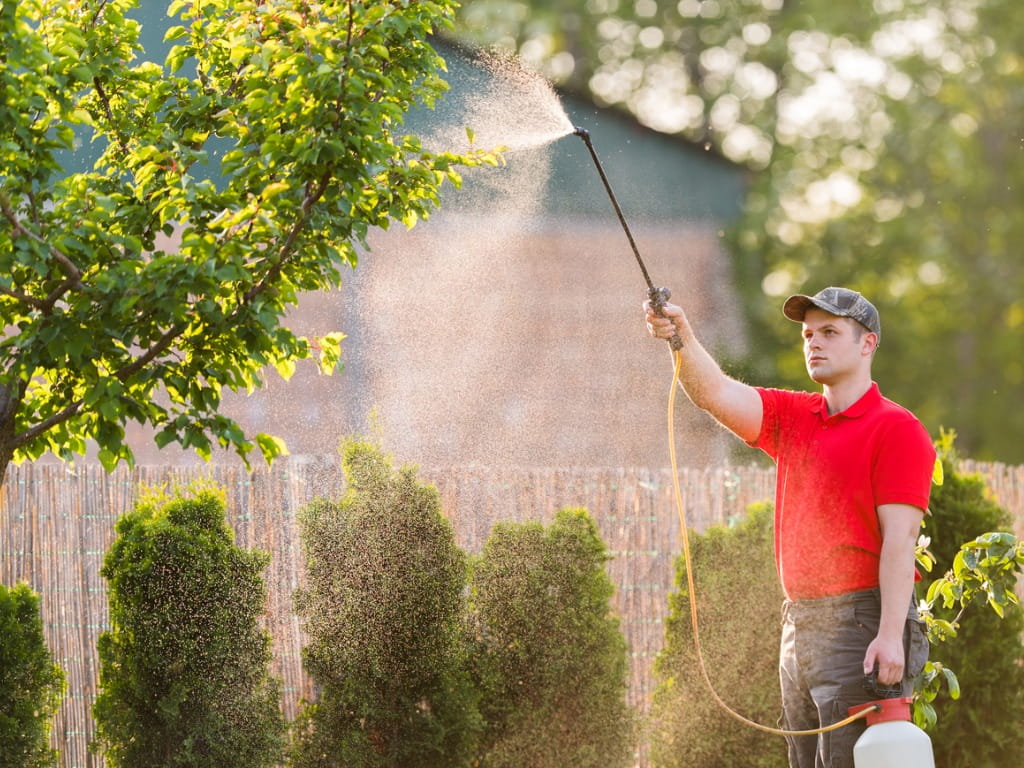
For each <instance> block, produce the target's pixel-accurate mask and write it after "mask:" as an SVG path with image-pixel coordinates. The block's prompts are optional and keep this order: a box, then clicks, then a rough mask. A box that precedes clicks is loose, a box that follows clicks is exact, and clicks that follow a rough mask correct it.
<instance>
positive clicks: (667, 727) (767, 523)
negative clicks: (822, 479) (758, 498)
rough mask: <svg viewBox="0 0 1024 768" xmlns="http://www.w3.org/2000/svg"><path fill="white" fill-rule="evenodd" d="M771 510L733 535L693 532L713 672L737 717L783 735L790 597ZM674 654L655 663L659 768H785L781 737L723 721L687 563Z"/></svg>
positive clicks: (677, 598) (681, 573) (669, 646)
mask: <svg viewBox="0 0 1024 768" xmlns="http://www.w3.org/2000/svg"><path fill="white" fill-rule="evenodd" d="M772 532H773V526H772V505H771V504H756V505H753V506H752V507H751V508H750V509H749V510H748V511H747V516H746V517H745V518H744V519H743V520H741V521H739V522H738V523H737V524H736V525H735V526H733V527H730V528H725V527H721V526H719V527H713V528H710V529H708V531H707V532H705V533H703V534H695V533H691V535H690V537H689V542H690V557H691V562H692V567H693V572H694V581H695V588H696V591H697V618H698V630H699V632H700V641H701V649H702V654H703V656H704V662H705V667H706V669H707V672H708V676H709V677H710V679H711V681H712V683H713V684H714V686H715V690H716V692H717V693H718V694H719V696H721V697H722V699H723V700H724V701H725V702H726V704H728V705H729V707H731V708H732V709H733V710H735V711H736V712H738V713H740V714H742V715H743V716H744V717H747V718H749V719H750V720H753V721H754V722H757V723H763V724H764V725H767V726H771V727H774V726H775V725H776V724H777V722H778V719H779V713H780V711H781V699H780V698H779V696H780V694H779V672H778V669H779V626H780V624H779V621H780V614H779V611H780V607H781V605H782V590H781V589H779V587H778V575H777V574H776V572H775V560H774V559H773V557H772V552H773V544H772V541H773V539H772V535H773V534H772ZM676 587H677V589H678V591H677V592H675V593H674V594H672V595H671V596H670V597H669V601H670V608H671V612H670V615H669V618H668V621H667V622H666V624H665V647H664V649H663V650H662V652H661V653H660V654H659V655H658V659H657V661H656V664H655V673H656V675H657V681H658V682H657V687H656V689H655V693H654V700H653V704H652V712H651V761H652V765H654V766H657V768H683V767H684V766H685V767H686V768H718V767H719V766H724V765H743V766H750V768H785V766H786V765H787V764H788V762H787V758H786V744H785V742H784V741H783V739H782V738H781V737H779V736H774V735H770V734H766V733H763V732H761V731H758V730H755V729H753V728H748V727H746V726H743V725H741V724H739V723H737V721H736V720H734V719H733V718H732V717H731V716H730V715H728V714H727V713H726V712H724V711H723V710H722V709H721V708H720V707H719V705H718V704H717V702H716V701H715V700H714V698H713V696H712V694H711V693H710V692H709V691H708V688H707V684H706V683H705V681H704V678H703V676H702V674H701V672H700V666H699V665H698V661H697V653H696V649H695V645H694V639H693V629H692V621H691V617H690V601H691V599H692V598H691V596H690V594H689V589H688V587H687V579H686V570H685V563H684V561H683V559H682V558H679V563H678V565H677V567H676Z"/></svg>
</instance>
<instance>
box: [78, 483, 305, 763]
mask: <svg viewBox="0 0 1024 768" xmlns="http://www.w3.org/2000/svg"><path fill="white" fill-rule="evenodd" d="M116 530H117V538H116V539H115V540H114V542H113V544H112V545H111V547H110V550H109V552H108V553H107V556H106V558H105V560H104V563H103V568H102V570H101V573H102V575H103V576H104V578H106V579H107V582H108V585H109V601H110V625H111V628H110V630H109V631H107V632H104V633H103V634H101V635H100V639H99V659H100V671H99V682H100V689H101V690H100V693H99V695H98V696H97V698H96V703H95V705H94V708H93V713H94V715H95V718H96V726H97V737H96V745H97V747H98V748H99V749H100V751H102V752H103V754H104V755H105V757H106V760H107V765H109V766H111V768H171V766H178V767H180V768H261V767H266V766H272V765H275V764H277V763H278V762H279V760H280V758H281V757H282V756H283V750H284V745H285V723H284V719H283V715H282V714H281V711H280V701H279V699H280V694H279V687H280V685H279V681H277V680H276V679H274V678H271V677H269V675H268V671H267V670H268V665H269V663H270V660H271V650H270V636H269V635H268V634H267V632H266V631H265V630H263V629H261V628H260V623H259V622H260V617H261V616H262V615H263V611H264V606H265V602H266V587H265V585H264V583H263V571H264V569H265V568H266V565H267V562H268V560H269V557H268V556H267V555H266V554H264V553H260V552H251V551H247V550H244V549H241V548H239V547H237V546H236V545H235V544H234V541H233V539H234V536H233V533H232V531H231V529H230V528H229V527H228V525H227V522H226V519H225V502H224V496H223V493H222V492H220V491H218V490H215V489H212V488H201V487H197V488H194V489H192V490H191V491H189V492H186V493H183V494H182V495H179V496H178V497H166V496H164V495H162V494H160V493H156V492H153V493H150V494H148V495H146V496H145V497H144V498H142V499H141V500H140V501H139V502H138V503H137V504H136V505H135V508H134V509H133V510H132V511H131V512H129V513H128V514H126V515H124V516H123V517H121V518H120V519H119V520H118V521H117V528H116Z"/></svg>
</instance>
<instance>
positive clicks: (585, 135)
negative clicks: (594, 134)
mask: <svg viewBox="0 0 1024 768" xmlns="http://www.w3.org/2000/svg"><path fill="white" fill-rule="evenodd" d="M572 133H573V136H579V137H580V138H581V139H583V140H584V141H587V140H588V139H589V138H590V131H588V130H587V129H586V128H580V127H579V126H578V125H577V126H576V127H575V128H573V129H572Z"/></svg>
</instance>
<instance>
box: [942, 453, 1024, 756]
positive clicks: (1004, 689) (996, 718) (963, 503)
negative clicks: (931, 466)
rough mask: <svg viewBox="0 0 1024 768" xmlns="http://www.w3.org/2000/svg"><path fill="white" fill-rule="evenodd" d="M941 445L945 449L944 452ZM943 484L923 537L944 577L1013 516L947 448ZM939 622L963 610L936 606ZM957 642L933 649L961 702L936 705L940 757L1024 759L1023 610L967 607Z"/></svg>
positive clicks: (981, 605)
mask: <svg viewBox="0 0 1024 768" xmlns="http://www.w3.org/2000/svg"><path fill="white" fill-rule="evenodd" d="M940 447H941V446H940ZM944 454H945V455H944V456H943V464H944V470H945V480H944V482H943V484H942V485H941V486H937V487H934V488H933V489H932V498H931V507H930V511H931V514H930V515H928V516H927V517H926V518H925V528H924V531H925V534H926V535H928V536H929V537H930V538H931V543H930V546H929V549H930V551H931V553H932V554H933V555H934V557H935V561H936V567H935V572H937V573H939V574H943V573H946V572H947V571H948V570H949V569H950V568H952V567H953V560H954V558H955V557H956V555H957V553H958V552H959V551H960V548H961V545H962V543H963V542H965V541H970V540H972V539H974V538H976V537H978V536H979V535H981V534H983V533H986V532H989V531H996V530H999V529H1003V530H1009V529H1010V522H1011V521H1010V517H1009V515H1008V514H1007V512H1006V511H1005V510H1003V509H1002V508H1001V507H999V506H998V505H997V504H996V503H995V502H994V501H993V500H992V498H991V497H990V495H989V494H988V493H987V491H986V489H985V485H984V482H983V481H982V480H981V478H980V477H977V476H974V475H966V474H960V473H957V472H955V471H954V470H953V467H954V457H953V454H952V450H951V448H950V446H949V445H948V444H947V445H946V447H945V451H944ZM932 610H933V614H934V615H935V617H936V618H939V619H944V620H951V619H952V618H954V614H955V613H957V612H958V610H959V608H958V606H956V605H954V606H952V607H951V608H948V609H947V608H944V607H943V606H942V605H941V602H940V604H939V605H936V606H933V609H932ZM958 625H959V628H958V631H957V635H956V637H954V638H951V639H949V640H946V641H943V642H938V643H935V642H933V643H932V647H931V654H930V657H931V660H932V661H937V662H939V663H941V664H942V665H943V666H944V667H947V668H949V669H952V670H953V672H954V673H955V674H956V676H957V678H958V680H959V684H960V698H959V700H955V701H954V700H951V699H949V698H947V697H941V696H940V697H939V698H937V699H936V700H935V702H934V707H935V712H936V715H937V718H938V723H937V725H936V727H935V729H934V731H933V732H932V734H931V737H932V743H933V746H934V749H935V754H936V755H941V756H942V764H943V766H946V768H1004V766H1007V765H1017V764H1020V763H1021V761H1022V760H1024V611H1022V609H1021V606H1020V605H1019V604H1012V605H1008V606H1006V608H1005V610H1004V615H1003V617H1002V618H1000V617H999V616H998V615H997V614H996V613H995V611H993V610H992V609H991V608H990V607H989V606H987V605H985V604H984V603H983V602H981V601H977V602H975V603H972V604H970V605H968V606H967V607H966V609H965V610H964V613H963V615H962V616H961V617H960V619H959V621H958Z"/></svg>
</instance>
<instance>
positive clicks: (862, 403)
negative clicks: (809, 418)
mask: <svg viewBox="0 0 1024 768" xmlns="http://www.w3.org/2000/svg"><path fill="white" fill-rule="evenodd" d="M881 400H882V392H881V390H879V389H878V384H877V382H874V381H873V382H871V386H870V387H869V388H868V391H867V392H865V393H864V394H863V395H861V396H860V399H859V400H857V402H855V403H854V404H853V405H851V406H850V407H849V408H847V409H846V410H845V411H840V412H839V413H837V414H835V416H842V417H844V418H847V419H856V418H858V417H859V416H863V415H864V414H865V413H867V412H868V411H870V410H871V408H872V407H874V406H875V405H877V404H878V403H879V402H881ZM811 413H817V414H819V415H821V416H822V417H823V418H826V419H827V418H832V417H830V416H829V415H828V403H826V402H825V396H824V395H823V394H821V393H820V392H818V393H816V397H815V398H814V400H812V401H811Z"/></svg>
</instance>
